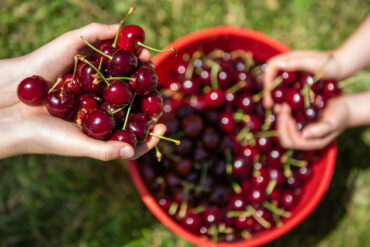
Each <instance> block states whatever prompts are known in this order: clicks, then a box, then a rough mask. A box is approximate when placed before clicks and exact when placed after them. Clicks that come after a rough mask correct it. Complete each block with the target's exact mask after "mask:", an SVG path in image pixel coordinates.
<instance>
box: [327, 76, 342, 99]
mask: <svg viewBox="0 0 370 247" xmlns="http://www.w3.org/2000/svg"><path fill="white" fill-rule="evenodd" d="M323 93H324V95H325V96H326V97H328V98H332V97H336V96H338V95H340V93H341V92H340V89H339V88H338V84H337V82H336V81H335V80H327V81H325V82H324V88H323Z"/></svg>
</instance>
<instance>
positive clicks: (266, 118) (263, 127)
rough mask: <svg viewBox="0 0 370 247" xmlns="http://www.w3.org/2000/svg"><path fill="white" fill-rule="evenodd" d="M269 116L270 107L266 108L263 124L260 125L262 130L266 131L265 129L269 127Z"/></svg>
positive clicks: (270, 114) (270, 112) (270, 113)
mask: <svg viewBox="0 0 370 247" xmlns="http://www.w3.org/2000/svg"><path fill="white" fill-rule="evenodd" d="M271 116H272V110H271V108H267V109H266V116H265V122H264V123H263V125H262V127H261V129H262V130H263V131H266V130H268V129H270V127H271V123H272V121H271Z"/></svg>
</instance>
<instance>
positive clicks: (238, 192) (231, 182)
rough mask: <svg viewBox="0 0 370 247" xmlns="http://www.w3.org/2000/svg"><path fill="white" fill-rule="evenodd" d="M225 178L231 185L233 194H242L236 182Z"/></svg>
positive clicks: (230, 178)
mask: <svg viewBox="0 0 370 247" xmlns="http://www.w3.org/2000/svg"><path fill="white" fill-rule="evenodd" d="M226 177H227V179H228V180H229V182H230V184H231V187H232V188H233V190H234V192H235V194H240V193H242V188H241V187H240V185H239V184H238V182H236V181H235V180H234V179H233V178H232V177H231V176H226Z"/></svg>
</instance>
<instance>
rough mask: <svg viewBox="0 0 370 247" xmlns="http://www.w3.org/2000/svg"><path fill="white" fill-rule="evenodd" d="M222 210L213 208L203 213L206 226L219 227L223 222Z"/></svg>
mask: <svg viewBox="0 0 370 247" xmlns="http://www.w3.org/2000/svg"><path fill="white" fill-rule="evenodd" d="M220 214H221V213H220V210H219V209H218V208H217V207H211V208H208V209H206V210H205V211H204V212H203V223H204V224H205V225H206V226H211V225H217V224H219V223H220V221H221V217H220Z"/></svg>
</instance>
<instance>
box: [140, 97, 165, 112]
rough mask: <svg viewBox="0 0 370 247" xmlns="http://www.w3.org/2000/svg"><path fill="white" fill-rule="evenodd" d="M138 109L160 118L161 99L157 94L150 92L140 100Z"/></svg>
mask: <svg viewBox="0 0 370 247" xmlns="http://www.w3.org/2000/svg"><path fill="white" fill-rule="evenodd" d="M140 109H141V111H142V112H144V113H146V114H148V115H151V116H160V115H161V114H162V112H163V99H162V97H161V96H160V95H159V94H158V93H156V92H152V93H150V94H149V95H146V96H144V97H143V98H141V100H140Z"/></svg>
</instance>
